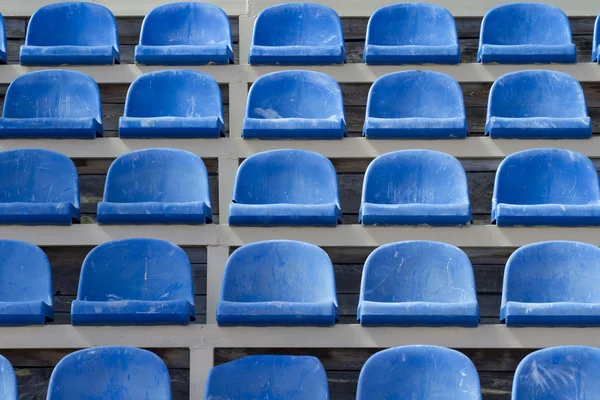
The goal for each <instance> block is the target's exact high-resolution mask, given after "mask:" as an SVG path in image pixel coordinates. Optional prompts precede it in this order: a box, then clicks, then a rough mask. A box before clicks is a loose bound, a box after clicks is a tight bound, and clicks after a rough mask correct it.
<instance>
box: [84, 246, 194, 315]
mask: <svg viewBox="0 0 600 400" xmlns="http://www.w3.org/2000/svg"><path fill="white" fill-rule="evenodd" d="M77 299H78V300H84V301H108V302H110V301H119V300H142V301H171V300H186V301H187V302H188V303H189V304H194V288H193V284H192V272H191V265H190V260H189V259H188V257H187V255H186V254H185V252H184V251H183V250H182V249H181V248H180V247H179V246H177V245H175V244H173V243H169V242H165V241H163V240H157V239H139V238H136V239H123V240H115V241H112V242H107V243H103V244H101V245H99V246H97V247H95V248H94V249H93V250H92V251H91V252H90V253H89V254H88V255H87V257H86V258H85V260H84V261H83V266H82V268H81V277H80V278H79V289H78V290H77Z"/></svg>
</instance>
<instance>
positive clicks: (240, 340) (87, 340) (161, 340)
mask: <svg viewBox="0 0 600 400" xmlns="http://www.w3.org/2000/svg"><path fill="white" fill-rule="evenodd" d="M0 336H1V337H2V340H1V341H0V349H80V348H87V347H95V346H134V347H143V348H197V349H200V348H387V347H394V346H404V345H412V344H425V345H437V346H444V347H453V348H459V349H468V348H502V349H510V348H525V349H539V348H545V347H552V346H563V345H580V346H592V347H600V328H584V329H582V328H507V327H506V326H504V325H481V326H479V327H478V328H453V327H445V328H418V327H415V328H363V327H361V326H360V325H337V326H335V327H330V328H318V327H290V328H284V327H268V328H263V327H256V328H254V327H231V328H220V327H218V326H216V325H190V326H156V327H135V326H124V327H73V326H71V325H48V326H43V327H18V328H0Z"/></svg>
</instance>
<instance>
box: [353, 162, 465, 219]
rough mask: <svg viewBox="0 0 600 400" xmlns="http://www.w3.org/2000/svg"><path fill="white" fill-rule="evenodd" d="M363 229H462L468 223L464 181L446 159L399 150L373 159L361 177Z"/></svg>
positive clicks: (461, 172)
mask: <svg viewBox="0 0 600 400" xmlns="http://www.w3.org/2000/svg"><path fill="white" fill-rule="evenodd" d="M358 218H359V221H360V222H362V224H363V225H431V226H447V225H465V224H468V223H470V222H471V202H470V201H469V188H468V187H467V176H466V174H465V170H464V169H463V167H462V165H461V164H460V162H459V161H458V160H457V159H456V158H454V157H452V156H451V155H449V154H446V153H440V152H438V151H431V150H401V151H395V152H392V153H387V154H383V155H381V156H379V157H377V158H376V159H375V160H373V162H371V164H370V165H369V167H368V168H367V172H366V174H365V179H364V184H363V191H362V202H361V205H360V210H359V214H358Z"/></svg>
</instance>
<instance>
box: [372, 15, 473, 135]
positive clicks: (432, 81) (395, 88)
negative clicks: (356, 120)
mask: <svg viewBox="0 0 600 400" xmlns="http://www.w3.org/2000/svg"><path fill="white" fill-rule="evenodd" d="M416 4H421V3H416ZM363 136H365V137H367V138H369V139H457V138H460V139H464V138H466V137H467V115H466V111H465V104H464V100H463V93H462V89H461V88H460V85H459V84H458V82H456V81H455V80H454V78H452V77H451V76H448V75H446V74H441V73H439V72H432V71H403V72H394V73H391V74H388V75H384V76H382V77H381V78H379V79H377V80H376V81H375V83H374V84H373V86H371V90H369V97H368V99H367V115H366V118H365V124H364V127H363Z"/></svg>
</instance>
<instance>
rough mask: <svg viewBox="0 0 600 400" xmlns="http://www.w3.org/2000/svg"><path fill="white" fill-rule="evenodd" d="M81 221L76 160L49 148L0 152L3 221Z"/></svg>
mask: <svg viewBox="0 0 600 400" xmlns="http://www.w3.org/2000/svg"><path fill="white" fill-rule="evenodd" d="M73 220H76V221H79V181H78V176H77V169H76V168H75V164H73V161H71V159H69V157H67V156H65V155H64V154H60V153H56V152H54V151H50V150H40V149H22V150H9V151H3V152H0V224H1V225H7V224H18V225H71V223H72V222H73Z"/></svg>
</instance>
